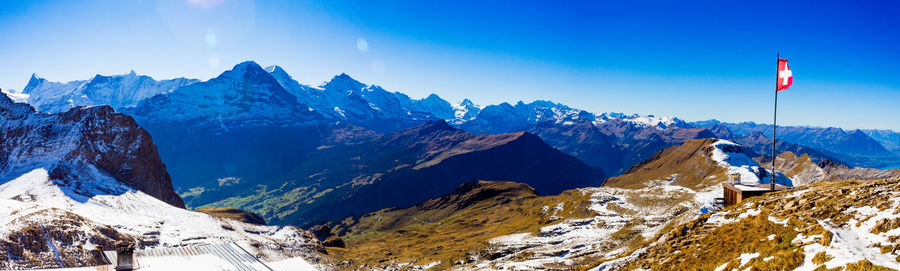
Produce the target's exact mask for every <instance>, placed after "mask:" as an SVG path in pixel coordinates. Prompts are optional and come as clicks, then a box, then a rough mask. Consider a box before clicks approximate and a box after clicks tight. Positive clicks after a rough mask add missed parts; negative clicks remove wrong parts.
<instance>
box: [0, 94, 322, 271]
mask: <svg viewBox="0 0 900 271" xmlns="http://www.w3.org/2000/svg"><path fill="white" fill-rule="evenodd" d="M0 130H2V131H3V133H2V136H0V247H2V248H4V249H5V251H6V253H3V254H2V255H0V268H3V269H8V268H15V269H18V268H50V267H72V266H84V265H95V264H99V263H101V262H102V258H101V257H102V256H101V254H100V250H113V249H115V242H116V241H131V240H134V241H136V242H138V245H139V246H141V247H144V246H147V247H152V246H163V247H172V246H191V245H198V244H211V243H221V242H239V243H242V244H244V245H245V246H244V247H245V248H246V249H251V250H254V253H256V254H258V255H261V256H262V257H263V258H266V259H269V260H278V259H282V258H287V257H297V256H310V255H313V253H314V251H315V250H316V249H317V246H318V243H317V242H316V241H314V239H313V237H312V236H310V235H309V234H308V233H307V232H304V231H301V230H299V229H297V228H293V227H270V226H257V225H250V224H245V223H241V222H236V221H230V220H224V219H219V218H214V217H211V216H209V215H206V214H201V213H196V212H191V211H188V210H185V209H183V207H184V203H183V202H182V199H181V197H179V196H178V195H177V194H176V193H175V191H174V190H173V188H172V183H171V180H170V178H169V175H168V173H167V172H166V167H165V165H163V163H162V161H161V160H160V158H159V156H158V155H157V153H156V147H155V145H154V143H153V141H152V140H151V138H150V135H149V134H148V133H147V132H146V131H144V130H143V129H141V128H140V127H138V126H137V124H136V123H135V122H134V120H133V119H132V118H131V117H129V116H127V115H124V114H121V113H116V112H114V111H113V109H112V108H110V107H109V106H94V107H76V108H73V109H70V110H69V111H66V112H63V113H57V114H47V113H42V112H36V111H35V110H34V109H33V108H32V107H31V106H29V105H27V104H22V103H14V102H13V101H12V100H11V99H9V98H8V97H6V96H5V95H3V96H2V97H0Z"/></svg>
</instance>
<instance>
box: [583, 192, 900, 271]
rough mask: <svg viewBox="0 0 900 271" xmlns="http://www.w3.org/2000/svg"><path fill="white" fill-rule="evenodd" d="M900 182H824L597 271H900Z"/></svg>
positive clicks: (772, 197)
mask: <svg viewBox="0 0 900 271" xmlns="http://www.w3.org/2000/svg"><path fill="white" fill-rule="evenodd" d="M897 191H900V179H890V180H880V181H844V182H818V183H814V184H811V185H806V186H800V187H797V188H794V189H791V190H786V191H781V192H777V193H771V194H766V195H764V196H761V197H756V198H753V199H752V200H750V201H748V202H746V203H743V204H740V205H735V206H732V207H729V208H725V209H723V210H721V211H719V212H716V213H714V214H708V215H703V216H701V217H699V218H698V219H696V220H694V221H691V222H689V223H686V224H684V225H682V226H679V227H675V228H674V229H672V230H670V231H668V232H665V233H663V234H660V235H659V236H657V237H655V238H653V239H652V243H650V244H649V245H647V246H643V247H640V248H636V249H634V250H632V251H631V252H630V253H628V254H627V255H625V256H623V257H620V258H618V259H615V260H610V261H606V262H602V263H600V264H599V265H598V266H597V267H596V268H595V270H620V269H621V270H633V269H645V270H647V269H649V270H672V269H698V270H732V269H738V270H745V269H757V270H820V269H823V268H824V269H828V270H831V269H834V268H838V269H846V270H891V269H898V268H900V263H898V262H900V258H898V255H900V254H898V253H897V252H898V249H897V248H900V242H898V240H900V238H898V236H900V231H898V230H897V225H898V221H900V219H898V217H900V195H898V192H897Z"/></svg>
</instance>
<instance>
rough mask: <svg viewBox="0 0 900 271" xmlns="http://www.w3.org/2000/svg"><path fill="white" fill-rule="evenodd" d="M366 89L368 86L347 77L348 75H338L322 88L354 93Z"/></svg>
mask: <svg viewBox="0 0 900 271" xmlns="http://www.w3.org/2000/svg"><path fill="white" fill-rule="evenodd" d="M365 87H366V84H363V83H361V82H359V81H356V79H353V77H350V75H347V74H346V73H341V74H338V75H336V76H334V78H331V80H330V81H328V82H326V83H325V84H323V85H322V88H325V89H329V90H337V91H354V90H360V89H362V88H365Z"/></svg>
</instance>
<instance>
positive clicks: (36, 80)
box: [22, 73, 44, 93]
mask: <svg viewBox="0 0 900 271" xmlns="http://www.w3.org/2000/svg"><path fill="white" fill-rule="evenodd" d="M43 80H44V79H43V78H40V77H38V76H37V74H35V73H32V74H31V78H30V79H28V84H26V85H25V88H24V89H22V92H23V93H28V91H29V90H32V89H34V88H36V87H37V86H38V85H39V84H40V83H41V81H43Z"/></svg>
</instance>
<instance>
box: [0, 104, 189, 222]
mask: <svg viewBox="0 0 900 271" xmlns="http://www.w3.org/2000/svg"><path fill="white" fill-rule="evenodd" d="M0 130H2V131H3V136H2V137H0V146H2V149H0V181H7V180H10V179H12V178H15V177H18V176H21V175H22V174H24V173H26V172H29V171H31V170H33V169H35V168H45V169H47V170H49V171H50V172H51V174H52V176H53V177H54V178H55V179H58V180H63V181H67V182H69V181H77V180H79V179H80V178H81V177H80V175H79V173H83V172H86V171H90V168H96V169H98V170H101V171H102V172H103V173H104V174H107V175H109V176H112V177H113V178H115V179H116V180H118V181H120V182H122V183H124V184H127V185H129V186H131V187H133V188H135V189H138V190H141V191H144V192H145V193H147V194H149V195H152V196H154V197H157V198H159V199H160V200H162V201H165V202H167V203H169V204H172V205H175V206H179V207H183V206H184V203H183V202H182V201H181V198H180V197H179V196H178V195H177V194H175V191H174V190H173V189H172V182H171V180H170V179H169V174H168V173H167V172H166V168H165V165H163V163H162V161H161V160H160V159H159V155H158V154H157V152H156V146H155V145H154V144H153V141H152V140H151V139H150V135H149V134H148V133H147V132H146V131H144V129H141V128H140V127H138V126H137V123H135V122H134V120H133V119H132V118H131V117H129V116H127V115H124V114H120V113H115V112H114V111H113V110H112V108H110V107H109V106H95V107H81V108H75V109H70V110H69V111H66V112H64V113H59V114H53V115H49V114H46V113H41V112H35V111H34V109H33V108H31V106H29V105H27V104H21V103H14V102H13V101H12V100H11V99H9V98H8V97H6V96H5V95H4V96H2V97H0Z"/></svg>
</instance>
